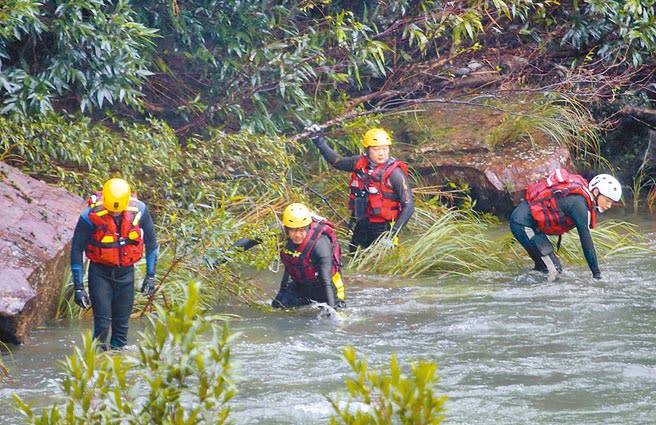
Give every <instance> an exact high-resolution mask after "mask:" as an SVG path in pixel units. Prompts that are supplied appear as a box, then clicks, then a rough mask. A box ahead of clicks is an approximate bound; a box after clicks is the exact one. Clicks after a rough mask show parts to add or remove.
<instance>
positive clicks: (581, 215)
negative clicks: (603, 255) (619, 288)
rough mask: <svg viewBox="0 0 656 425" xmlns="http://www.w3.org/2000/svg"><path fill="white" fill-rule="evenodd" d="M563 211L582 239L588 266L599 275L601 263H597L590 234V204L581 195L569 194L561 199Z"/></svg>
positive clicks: (594, 274)
mask: <svg viewBox="0 0 656 425" xmlns="http://www.w3.org/2000/svg"><path fill="white" fill-rule="evenodd" d="M560 203H561V204H562V208H563V212H564V213H565V214H566V215H568V216H569V217H570V218H571V219H572V221H573V222H574V224H575V225H576V230H577V231H578V233H579V239H580V241H581V248H582V249H583V254H584V255H585V260H586V261H587V262H588V267H590V271H592V275H593V276H599V274H600V271H599V264H598V263H597V252H596V251H595V246H594V242H593V241H592V235H591V234H590V227H589V214H590V211H589V210H588V204H587V202H586V201H585V198H583V197H582V196H579V195H573V196H568V197H566V198H565V199H563V200H561V202H560Z"/></svg>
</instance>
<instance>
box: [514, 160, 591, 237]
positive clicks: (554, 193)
mask: <svg viewBox="0 0 656 425" xmlns="http://www.w3.org/2000/svg"><path fill="white" fill-rule="evenodd" d="M571 195H581V196H583V198H585V201H586V203H587V205H588V210H589V211H590V223H589V226H590V228H591V229H594V227H595V226H596V224H597V211H596V208H595V202H594V200H593V199H592V194H591V193H590V191H589V189H588V182H587V181H586V180H585V179H584V178H583V177H581V176H579V175H578V174H570V173H568V172H567V171H566V170H564V169H562V168H561V169H557V170H554V171H552V172H551V173H550V174H549V176H548V177H547V178H546V179H542V180H540V181H537V182H535V183H533V184H531V185H529V186H528V187H527V188H526V201H527V202H528V205H529V208H530V210H531V216H532V217H533V219H534V220H535V221H536V223H537V225H538V228H539V229H540V230H541V231H542V232H544V233H546V234H547V235H562V234H563V233H565V232H567V231H569V230H571V229H572V228H574V226H575V224H574V222H573V221H572V219H571V218H570V217H569V216H567V215H565V214H564V213H563V212H562V211H561V210H560V209H559V208H558V199H560V198H564V197H566V196H571Z"/></svg>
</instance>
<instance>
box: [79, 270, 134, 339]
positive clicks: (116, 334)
mask: <svg viewBox="0 0 656 425" xmlns="http://www.w3.org/2000/svg"><path fill="white" fill-rule="evenodd" d="M89 298H90V299H91V307H92V308H93V337H94V338H96V339H97V340H98V341H99V342H100V345H101V347H102V348H103V349H107V348H108V347H107V337H108V336H109V330H110V328H111V331H112V334H111V340H110V345H111V348H112V349H116V348H121V347H123V346H124V345H125V344H127V342H128V320H129V319H130V314H131V313H132V306H133V303H134V267H133V266H130V267H111V266H103V265H100V264H95V263H91V264H90V265H89Z"/></svg>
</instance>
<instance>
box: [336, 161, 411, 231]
mask: <svg viewBox="0 0 656 425" xmlns="http://www.w3.org/2000/svg"><path fill="white" fill-rule="evenodd" d="M397 167H399V168H401V170H402V171H403V172H404V173H405V175H406V176H407V175H408V166H407V165H406V164H405V163H404V162H403V161H400V160H398V159H393V160H392V161H391V162H390V161H387V162H386V163H384V164H379V165H377V166H376V168H374V169H373V171H371V172H370V170H369V158H367V156H365V155H362V156H360V158H359V159H358V161H357V162H356V163H355V170H353V174H351V183H350V185H349V187H350V189H351V192H350V194H349V205H348V206H349V209H350V210H351V211H353V212H355V198H356V196H359V194H360V193H362V191H363V190H364V191H366V192H367V193H366V195H367V209H366V211H365V215H366V217H367V218H368V219H369V221H370V222H372V223H384V222H386V221H394V220H396V219H397V218H398V217H399V213H400V212H401V209H402V206H401V202H400V201H401V199H399V196H398V195H397V194H396V192H394V189H392V186H391V185H390V184H389V176H390V175H391V174H392V172H393V171H394V170H395V169H396V168H397Z"/></svg>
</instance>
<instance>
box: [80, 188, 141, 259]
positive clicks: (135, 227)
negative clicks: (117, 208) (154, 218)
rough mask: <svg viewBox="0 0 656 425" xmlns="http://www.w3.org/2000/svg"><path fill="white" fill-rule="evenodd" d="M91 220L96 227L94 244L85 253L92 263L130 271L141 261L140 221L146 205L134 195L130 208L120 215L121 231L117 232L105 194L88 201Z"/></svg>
mask: <svg viewBox="0 0 656 425" xmlns="http://www.w3.org/2000/svg"><path fill="white" fill-rule="evenodd" d="M88 203H89V211H88V217H89V220H90V221H91V223H92V224H93V225H94V227H95V228H94V230H93V232H92V233H91V241H90V242H89V244H88V245H87V247H86V249H85V253H86V255H87V258H88V259H89V261H92V262H94V263H98V264H103V265H106V266H120V267H128V266H131V265H133V264H134V263H136V262H137V261H139V260H140V259H141V257H142V255H143V246H144V241H143V230H142V229H141V227H139V220H141V216H142V214H143V204H142V203H141V202H139V201H138V200H137V197H136V195H135V194H133V195H132V197H131V198H130V201H129V202H128V207H127V209H126V210H125V211H123V212H122V213H121V228H120V229H117V227H116V222H115V221H114V217H113V216H112V215H111V214H110V213H109V211H108V210H107V209H105V207H104V205H103V201H102V193H96V194H94V195H92V196H91V198H89V201H88Z"/></svg>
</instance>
